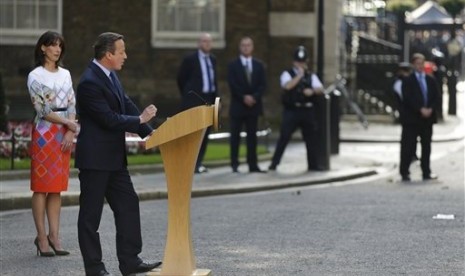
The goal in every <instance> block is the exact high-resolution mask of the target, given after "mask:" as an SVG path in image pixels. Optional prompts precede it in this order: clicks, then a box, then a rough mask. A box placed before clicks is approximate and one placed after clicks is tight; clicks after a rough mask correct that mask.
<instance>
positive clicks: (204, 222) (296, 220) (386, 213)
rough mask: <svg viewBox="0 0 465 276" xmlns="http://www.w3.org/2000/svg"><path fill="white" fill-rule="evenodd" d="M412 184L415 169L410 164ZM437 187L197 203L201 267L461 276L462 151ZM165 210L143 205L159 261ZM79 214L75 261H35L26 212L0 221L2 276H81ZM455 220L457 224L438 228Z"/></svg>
mask: <svg viewBox="0 0 465 276" xmlns="http://www.w3.org/2000/svg"><path fill="white" fill-rule="evenodd" d="M412 168H413V173H414V175H419V174H420V172H419V167H418V166H417V165H414V166H413V167H412ZM433 168H434V169H435V171H436V172H437V173H439V174H440V177H441V178H440V180H439V181H432V182H421V181H417V182H413V183H410V184H404V183H401V182H398V181H397V179H398V178H397V175H384V176H379V175H378V176H372V177H371V178H368V179H364V180H357V181H352V182H341V183H331V184H323V185H314V186H309V187H306V188H293V189H286V190H280V191H272V192H260V193H250V194H241V195H230V196H217V197H206V198H194V199H193V200H192V214H191V218H192V231H193V240H194V247H195V251H196V255H197V266H198V267H199V268H208V269H211V270H212V271H213V273H214V275H221V276H223V275H225V276H231V275H259V276H260V275H263V276H265V275H266V276H271V275H302V276H308V275H463V271H464V269H465V267H464V252H465V249H464V240H463V237H464V235H465V225H464V209H465V207H464V185H463V183H464V175H463V168H464V151H463V147H462V148H461V149H459V150H457V147H456V148H455V149H454V150H452V148H451V151H450V152H448V153H447V154H443V155H442V156H440V158H439V159H436V161H434V162H433ZM166 204H167V203H166V201H165V200H157V201H145V202H142V203H141V209H142V218H143V221H142V227H143V239H144V251H143V254H142V256H143V257H146V258H150V259H161V258H162V255H163V249H164V240H165V235H166V212H167V210H166ZM77 212H78V207H66V208H63V213H62V223H61V225H62V230H61V231H62V233H61V234H62V236H63V240H64V244H65V245H66V248H67V249H70V250H71V253H72V254H71V255H70V256H67V257H55V258H51V259H50V258H39V257H36V256H35V250H34V246H33V243H32V242H33V239H34V235H35V234H34V232H35V231H34V227H33V222H32V216H31V213H30V210H19V211H8V212H1V213H0V222H1V235H0V242H1V271H2V275H84V274H83V269H82V263H81V257H80V253H79V249H78V244H77V238H76V218H77ZM437 214H454V215H455V219H453V220H436V219H433V216H435V215H437ZM100 233H101V239H102V243H103V251H104V256H105V260H104V261H105V263H106V264H107V267H108V269H109V270H110V271H111V272H113V273H115V274H116V275H118V270H117V262H116V253H115V248H114V247H115V246H114V227H113V218H112V214H111V211H110V210H109V209H108V207H106V208H105V211H104V216H103V220H102V224H101V231H100Z"/></svg>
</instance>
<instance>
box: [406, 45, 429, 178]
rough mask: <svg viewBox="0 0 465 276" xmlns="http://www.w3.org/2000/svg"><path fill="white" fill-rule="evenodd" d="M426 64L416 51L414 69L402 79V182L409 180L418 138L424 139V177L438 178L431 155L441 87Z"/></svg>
mask: <svg viewBox="0 0 465 276" xmlns="http://www.w3.org/2000/svg"><path fill="white" fill-rule="evenodd" d="M424 64H425V57H424V56H423V55H422V54H418V53H416V54H414V55H413V56H412V67H413V69H414V71H413V72H412V73H411V74H410V75H409V76H408V77H407V78H406V79H405V80H404V81H403V82H402V106H401V108H402V112H401V113H400V114H401V122H402V137H401V145H400V175H401V176H402V180H403V181H410V172H409V167H410V163H411V160H412V158H413V156H414V155H415V149H416V143H417V137H420V139H421V141H420V142H421V170H422V172H423V180H430V179H436V178H437V175H435V174H432V173H431V168H430V155H431V139H432V136H433V124H434V123H436V121H437V119H436V114H435V113H436V108H437V100H438V87H437V83H436V81H435V79H434V78H433V77H431V76H429V75H427V74H425V72H424Z"/></svg>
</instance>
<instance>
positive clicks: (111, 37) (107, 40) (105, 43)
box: [93, 32, 124, 60]
mask: <svg viewBox="0 0 465 276" xmlns="http://www.w3.org/2000/svg"><path fill="white" fill-rule="evenodd" d="M120 39H123V40H124V36H123V35H120V34H117V33H112V32H106V33H102V34H100V35H99V36H98V37H97V40H96V41H95V43H94V46H93V47H94V57H95V59H96V60H100V59H102V58H103V57H104V56H105V53H106V52H110V53H112V54H114V53H115V42H116V41H117V40H120Z"/></svg>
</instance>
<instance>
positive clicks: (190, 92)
mask: <svg viewBox="0 0 465 276" xmlns="http://www.w3.org/2000/svg"><path fill="white" fill-rule="evenodd" d="M187 94H194V95H195V96H196V97H197V98H199V99H200V100H201V101H202V102H203V103H204V104H205V105H208V102H207V101H206V100H205V99H204V98H203V97H202V96H200V95H199V94H197V93H195V91H194V90H190V91H189V92H187Z"/></svg>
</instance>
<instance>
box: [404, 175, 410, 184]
mask: <svg viewBox="0 0 465 276" xmlns="http://www.w3.org/2000/svg"><path fill="white" fill-rule="evenodd" d="M411 180H412V179H410V176H408V175H403V176H402V181H404V182H410V181H411Z"/></svg>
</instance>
